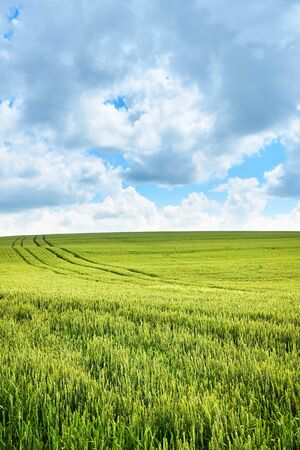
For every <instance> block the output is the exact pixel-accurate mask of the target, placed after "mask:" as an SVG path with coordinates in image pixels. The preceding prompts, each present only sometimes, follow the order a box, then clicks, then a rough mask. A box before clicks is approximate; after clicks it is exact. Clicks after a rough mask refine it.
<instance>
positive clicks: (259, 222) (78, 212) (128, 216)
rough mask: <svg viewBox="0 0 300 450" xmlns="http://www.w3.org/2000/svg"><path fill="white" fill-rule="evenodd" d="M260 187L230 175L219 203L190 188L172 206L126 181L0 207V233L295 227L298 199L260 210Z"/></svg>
mask: <svg viewBox="0 0 300 450" xmlns="http://www.w3.org/2000/svg"><path fill="white" fill-rule="evenodd" d="M260 189H262V190H263V188H261V187H260V186H259V184H258V182H257V180H255V179H246V180H242V179H234V180H232V181H231V182H230V183H228V184H227V185H223V186H221V187H220V190H221V191H225V192H226V196H227V199H226V201H225V203H224V202H219V201H215V200H209V199H208V198H207V197H206V196H205V195H204V194H203V193H199V192H194V193H192V194H190V195H189V196H188V197H187V198H185V199H184V200H182V202H180V204H178V205H176V206H171V205H169V206H165V207H164V208H158V207H157V206H156V205H155V203H153V202H151V201H150V200H148V199H146V198H145V197H144V196H142V195H140V194H139V193H138V192H136V190H135V189H134V188H132V187H128V188H125V189H121V190H120V191H118V192H117V193H116V194H115V195H108V196H107V197H106V198H105V199H104V200H103V201H102V202H97V203H83V204H78V205H67V206H64V207H61V206H56V207H54V208H52V209H49V208H40V209H31V210H29V211H27V212H26V213H25V212H12V213H10V214H8V213H2V215H1V222H0V234H2V235H14V234H20V232H22V234H31V235H32V234H44V233H67V232H68V233H69V232H75V233H76V232H82V230H84V231H86V232H99V231H103V232H111V231H120V230H122V231H158V230H166V231H167V230H169V231H176V230H195V231H197V230H203V231H205V230H215V231H217V230H237V229H240V230H261V229H264V230H297V229H298V228H299V226H298V224H299V220H300V202H299V204H298V205H297V206H296V207H295V208H294V209H293V210H292V211H291V212H290V213H286V214H276V215H273V216H265V215H264V207H265V205H266V197H265V196H264V193H262V196H261V192H260ZM256 201H258V202H259V204H258V205H257V204H256ZM238 211H240V212H241V213H238ZM21 230H22V231H21Z"/></svg>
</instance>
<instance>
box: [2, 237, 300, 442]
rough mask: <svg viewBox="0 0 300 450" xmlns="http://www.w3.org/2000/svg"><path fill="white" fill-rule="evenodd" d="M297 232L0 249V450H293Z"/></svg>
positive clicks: (22, 240)
mask: <svg viewBox="0 0 300 450" xmlns="http://www.w3.org/2000/svg"><path fill="white" fill-rule="evenodd" d="M299 322H300V233H284V232H281V233H279V232H278V233H277V232H276V233H275V232H274V233H267V232H264V233H261V232H259V233H246V232H245V233H234V232H228V233H196V232H194V233H127V234H126V233H115V234H83V235H61V236H59V235H49V236H46V237H44V236H26V237H10V238H1V239H0V350H1V351H0V449H24V450H39V449H51V450H54V449H74V450H77V449H95V450H98V449H128V450H134V449H145V450H146V449H147V450H148V449H165V450H166V449H169V450H170V449H239V450H250V449H272V450H274V449H295V450H296V449H300V431H299V427H300V416H299V409H300V364H299V363H300V358H299V341H300V335H299Z"/></svg>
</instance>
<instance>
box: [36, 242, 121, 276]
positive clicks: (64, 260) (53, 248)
mask: <svg viewBox="0 0 300 450" xmlns="http://www.w3.org/2000/svg"><path fill="white" fill-rule="evenodd" d="M41 238H42V240H43V241H44V243H46V244H47V245H49V247H45V246H44V245H41V244H40V243H39V242H38V240H37V239H38V236H35V238H34V239H33V242H34V244H35V245H36V246H38V247H39V248H41V249H44V250H46V251H48V252H49V253H51V254H52V255H53V256H55V257H56V258H58V259H61V260H62V261H63V262H65V263H68V264H72V265H73V266H75V267H83V268H86V269H87V270H88V269H90V268H92V269H95V270H101V271H102V272H108V273H110V274H113V275H120V276H122V277H127V275H126V274H123V273H121V272H113V271H111V270H106V269H100V268H97V267H93V266H90V265H86V264H78V263H76V262H74V261H72V260H70V259H68V258H66V257H64V256H63V255H61V254H60V253H58V252H57V251H56V250H55V246H54V245H53V244H52V243H50V242H49V241H47V240H46V238H45V236H42V237H41ZM57 248H58V249H60V247H57ZM27 250H28V251H29V249H27ZM31 254H32V255H33V256H36V254H35V253H34V252H32V251H31ZM43 263H44V264H45V265H49V266H51V267H56V266H53V265H51V264H50V263H48V262H45V261H43ZM63 270H67V271H68V272H70V273H73V274H74V273H76V274H79V275H80V276H81V277H85V279H88V280H91V281H96V282H99V281H101V282H107V281H108V280H107V279H106V280H105V279H103V278H101V279H95V278H94V277H91V276H89V275H84V274H82V272H78V271H77V270H74V269H73V268H72V269H71V268H63ZM87 277H88V278H87Z"/></svg>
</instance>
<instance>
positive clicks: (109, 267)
mask: <svg viewBox="0 0 300 450" xmlns="http://www.w3.org/2000/svg"><path fill="white" fill-rule="evenodd" d="M42 239H43V241H44V242H45V243H46V244H48V245H49V247H51V248H52V250H51V249H48V250H49V251H52V252H53V251H54V250H53V247H55V246H54V245H53V244H52V243H51V242H49V241H48V240H47V239H46V238H45V236H42ZM57 248H59V249H60V250H62V251H64V252H65V253H69V254H70V255H72V256H73V257H74V258H76V259H79V260H81V261H84V262H88V263H91V264H93V266H90V265H87V264H84V265H82V264H79V263H76V262H74V261H71V260H70V259H66V260H67V261H69V262H70V263H71V264H78V265H80V266H84V267H90V268H92V269H97V270H102V271H105V272H110V273H114V274H116V275H121V276H131V277H132V276H134V274H140V275H142V277H138V279H140V280H141V279H146V280H147V281H149V278H150V279H152V278H159V276H158V275H156V274H152V273H147V272H143V271H142V270H138V269H129V268H126V267H120V266H113V265H111V264H105V263H101V264H100V263H97V262H95V261H92V260H91V259H88V258H86V257H84V256H81V255H79V254H78V253H77V252H73V251H71V250H68V249H66V248H64V247H57ZM56 255H57V256H58V257H60V258H62V259H65V258H64V257H63V256H62V255H60V254H57V253H56ZM95 266H96V267H95ZM103 266H105V267H103ZM116 269H117V270H116ZM118 269H121V270H123V271H124V272H125V273H123V272H120V271H119V270H118ZM126 272H127V273H126ZM128 272H129V273H128ZM145 277H147V278H145Z"/></svg>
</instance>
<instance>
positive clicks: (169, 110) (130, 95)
mask: <svg viewBox="0 0 300 450" xmlns="http://www.w3.org/2000/svg"><path fill="white" fill-rule="evenodd" d="M299 24H300V1H299V0H264V1H261V0H252V1H251V2H241V1H239V0H230V1H229V0H210V1H207V0H186V1H185V2H182V1H181V0H151V1H148V0H147V1H146V0H127V1H126V2H124V1H123V0H89V1H87V0H64V1H61V0H44V1H43V2H41V1H40V0H27V1H25V0H22V1H20V2H17V1H15V2H14V1H8V0H1V3H0V235H16V234H41V233H65V232H98V231H99V232H101V231H148V230H149V231H153V230H155V231H156V230H300V83H299V79H300V46H299V44H300V26H299Z"/></svg>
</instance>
